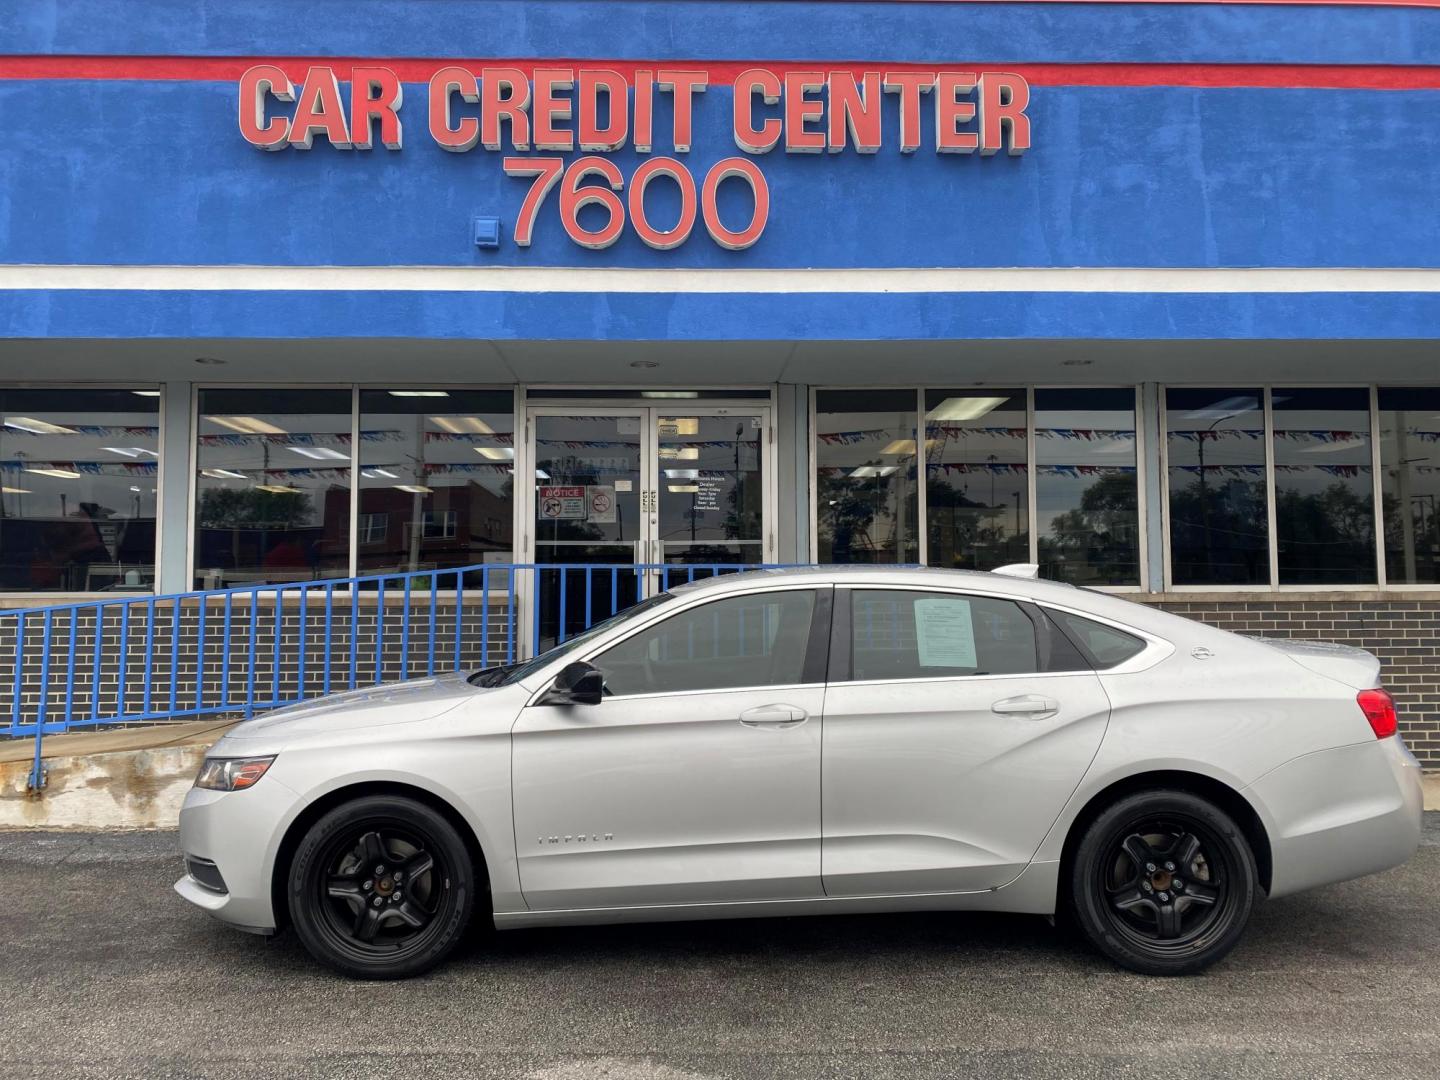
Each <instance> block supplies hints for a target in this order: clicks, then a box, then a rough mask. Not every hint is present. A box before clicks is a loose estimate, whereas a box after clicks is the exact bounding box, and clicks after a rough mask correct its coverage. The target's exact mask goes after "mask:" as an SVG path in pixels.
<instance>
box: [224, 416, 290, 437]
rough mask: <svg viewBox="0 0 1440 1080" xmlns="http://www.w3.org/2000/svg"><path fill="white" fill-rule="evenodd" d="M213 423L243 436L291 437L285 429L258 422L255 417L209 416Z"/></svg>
mask: <svg viewBox="0 0 1440 1080" xmlns="http://www.w3.org/2000/svg"><path fill="white" fill-rule="evenodd" d="M205 419H207V420H209V421H211V422H212V423H216V424H219V425H220V426H221V427H227V428H229V429H230V430H231V431H238V432H240V434H242V435H289V434H290V433H289V432H288V431H286V430H285V429H284V428H280V427H276V426H275V425H274V424H269V423H266V422H265V421H264V420H258V419H256V418H255V417H253V416H207V417H206V418H205Z"/></svg>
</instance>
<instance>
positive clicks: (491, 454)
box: [472, 446, 515, 461]
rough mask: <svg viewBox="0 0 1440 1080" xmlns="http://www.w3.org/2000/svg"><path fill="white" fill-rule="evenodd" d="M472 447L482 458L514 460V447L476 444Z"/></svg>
mask: <svg viewBox="0 0 1440 1080" xmlns="http://www.w3.org/2000/svg"><path fill="white" fill-rule="evenodd" d="M472 449H473V450H474V451H475V452H476V453H477V454H479V455H480V456H481V457H483V458H489V459H490V460H491V461H514V460H515V449H514V447H510V446H476V447H472Z"/></svg>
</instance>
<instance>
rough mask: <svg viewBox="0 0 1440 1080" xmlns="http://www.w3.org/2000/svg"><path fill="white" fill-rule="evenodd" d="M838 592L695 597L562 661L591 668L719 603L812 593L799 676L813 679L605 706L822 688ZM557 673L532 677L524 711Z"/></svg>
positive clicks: (814, 587)
mask: <svg viewBox="0 0 1440 1080" xmlns="http://www.w3.org/2000/svg"><path fill="white" fill-rule="evenodd" d="M838 591H839V590H838V589H837V588H836V586H834V585H833V584H831V583H830V582H825V581H809V582H805V583H803V584H801V583H798V582H797V583H795V584H784V585H774V586H771V587H769V588H764V589H746V590H743V591H741V590H737V591H733V592H732V591H729V590H726V591H725V592H724V593H723V594H721V595H717V596H705V595H704V594H703V593H702V594H701V595H699V596H697V597H695V599H694V601H693V602H691V603H687V604H684V605H683V606H680V607H672V606H670V605H668V604H667V605H665V607H664V609H663V611H661V612H660V613H658V614H656V615H655V617H653V618H650V619H646V620H645V621H644V623H643V625H641V626H636V627H633V628H631V629H629V630H628V631H627V632H625V633H622V634H619V635H617V636H616V637H612V638H607V639H606V640H604V641H600V642H597V643H595V645H594V646H593V647H591V648H590V649H587V650H586V651H585V652H584V654H583V655H580V656H574V657H568V658H564V659H565V660H566V663H575V662H576V661H577V660H578V661H581V662H584V663H587V664H591V663H593V662H594V660H595V658H596V657H598V656H600V655H601V654H603V653H605V652H608V651H609V650H611V649H613V648H615V647H616V646H617V645H621V644H623V643H624V642H626V641H628V640H630V639H631V638H632V637H635V636H636V635H638V634H643V633H645V632H646V631H648V630H652V629H654V628H655V627H657V626H659V625H660V624H661V623H663V622H668V621H669V620H670V619H674V618H676V617H677V616H680V615H684V614H686V613H688V612H691V611H694V610H696V609H697V608H701V607H704V606H706V605H707V604H715V603H722V602H724V601H726V600H735V599H749V598H754V597H761V596H768V595H770V594H772V593H784V592H812V593H814V594H815V605H814V607H813V608H812V610H811V615H810V633H809V636H808V638H807V641H806V646H805V660H804V664H803V671H802V673H801V674H802V676H806V677H809V676H815V677H814V678H813V679H811V678H807V679H806V681H802V682H798V683H761V684H759V685H751V686H727V687H711V688H709V689H705V690H660V691H655V692H652V693H646V694H609V695H606V697H605V702H607V703H608V702H612V701H645V700H649V699H654V698H675V697H691V696H693V695H696V694H739V693H746V692H753V691H757V690H798V689H803V688H813V687H822V688H823V687H824V686H825V685H826V684H827V681H828V680H827V675H828V671H829V662H830V642H831V640H832V637H833V627H834V625H835V621H834V620H835V601H834V597H835V593H836V592H838ZM561 666H562V667H563V666H564V665H561ZM817 668H818V670H817ZM558 673H559V669H558V668H557V669H556V670H554V671H551V670H548V669H547V670H545V671H543V672H537V673H536V679H537V680H538V681H539V688H538V689H537V690H536V691H535V693H534V694H533V695H532V696H531V698H530V700H529V701H528V702H527V703H526V706H527V707H529V706H530V705H534V704H536V703H537V701H538V700H539V698H540V697H542V696H543V695H544V693H545V692H546V690H548V689H549V687H550V684H551V683H552V682H554V680H555V676H556V675H557V674H558Z"/></svg>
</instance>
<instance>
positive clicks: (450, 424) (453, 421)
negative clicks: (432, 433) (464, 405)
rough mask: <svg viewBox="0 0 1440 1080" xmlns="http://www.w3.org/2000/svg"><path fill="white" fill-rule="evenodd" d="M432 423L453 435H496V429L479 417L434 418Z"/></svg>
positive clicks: (431, 419) (431, 420)
mask: <svg viewBox="0 0 1440 1080" xmlns="http://www.w3.org/2000/svg"><path fill="white" fill-rule="evenodd" d="M430 422H431V423H432V424H434V425H435V426H436V427H438V428H440V429H441V430H442V431H448V432H450V434H452V435H494V434H495V429H494V428H492V427H491V426H490V425H489V424H487V423H486V422H485V421H484V420H481V419H480V418H479V417H478V416H432V417H430Z"/></svg>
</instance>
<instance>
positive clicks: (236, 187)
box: [0, 5, 1440, 267]
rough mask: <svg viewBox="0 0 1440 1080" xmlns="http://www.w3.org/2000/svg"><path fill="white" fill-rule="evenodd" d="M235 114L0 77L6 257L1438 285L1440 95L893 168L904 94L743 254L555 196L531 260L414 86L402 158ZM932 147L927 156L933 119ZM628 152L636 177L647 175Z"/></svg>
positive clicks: (1296, 106)
mask: <svg viewBox="0 0 1440 1080" xmlns="http://www.w3.org/2000/svg"><path fill="white" fill-rule="evenodd" d="M842 6H843V5H842ZM1437 21H1440V20H1437ZM235 95H236V89H235V86H234V85H233V84H230V83H220V82H195V83H188V82H169V83H164V82H161V83H139V82H136V83H122V84H117V83H106V82H87V81H68V80H60V81H46V80H36V81H16V82H9V83H0V115H3V116H4V117H5V118H6V127H7V145H6V148H5V150H4V152H3V155H0V261H3V262H7V263H111V264H123V263H143V264H309V265H388V264H405V265H450V266H469V265H487V264H516V265H543V266H576V265H578V266H586V265H591V266H600V265H622V266H641V267H725V266H745V267H797V266H823V267H844V266H876V267H901V266H922V267H945V266H956V267H968V266H1174V267H1209V266H1277V267H1290V266H1353V267H1366V266H1426V267H1433V266H1440V214H1437V213H1436V210H1437V199H1440V196H1437V192H1440V139H1437V138H1435V131H1436V120H1435V116H1436V112H1435V108H1436V102H1437V101H1440V94H1437V93H1436V92H1430V91H1406V92H1394V91H1367V92H1343V91H1336V90H1258V91H1257V90H1231V89H1186V88H1165V87H1153V88H1076V87H1036V88H1035V90H1034V96H1033V101H1032V106H1031V109H1030V112H1031V115H1032V117H1033V122H1034V141H1035V145H1034V148H1033V149H1032V150H1031V151H1030V152H1029V153H1028V154H1026V155H1025V156H1024V157H1022V158H1009V157H1005V156H1003V155H997V156H996V157H993V158H981V157H978V156H974V157H968V156H960V155H936V154H935V153H933V151H932V150H930V149H922V150H921V151H919V152H918V153H916V154H913V155H901V154H900V153H899V152H898V151H897V150H896V149H895V148H894V146H893V139H894V133H895V132H896V130H897V127H898V125H897V123H896V118H895V114H894V111H893V110H894V107H895V103H894V101H893V100H892V101H890V102H888V103H887V104H888V106H889V108H890V110H891V111H890V113H889V114H888V115H887V117H886V125H885V127H886V132H887V140H888V141H889V142H887V145H886V147H885V148H883V149H882V150H881V152H880V153H879V154H876V155H874V156H861V155H857V154H854V153H852V152H846V153H844V154H839V155H829V154H821V155H787V154H785V153H783V152H779V151H777V152H774V153H771V154H769V155H765V156H762V157H760V158H757V159H756V160H757V161H758V162H759V164H760V167H761V168H762V170H763V171H764V173H765V175H766V176H767V178H768V181H769V184H770V188H771V193H772V212H771V219H770V224H769V227H768V229H767V230H766V233H765V235H764V236H763V237H762V238H761V240H760V242H759V243H758V244H757V245H756V246H755V247H754V248H752V249H750V250H749V251H746V252H738V253H737V252H730V251H726V250H724V249H721V248H719V247H718V246H717V245H716V244H714V243H713V242H712V241H711V240H710V238H709V236H708V235H706V234H705V232H704V230H703V226H697V232H696V233H695V234H694V235H692V237H691V238H690V240H689V241H688V242H687V243H686V244H684V245H683V246H682V247H680V248H678V249H676V250H673V251H670V252H655V251H652V250H650V249H649V248H646V247H645V246H644V245H643V244H641V243H640V242H639V240H638V239H637V238H636V237H635V236H634V235H633V233H631V232H629V231H628V230H627V232H626V233H625V235H624V236H623V237H622V239H621V240H620V241H619V242H618V243H617V244H616V245H615V246H614V247H612V248H610V249H608V250H607V251H604V252H594V251H589V250H587V249H584V248H581V247H579V246H577V245H575V244H574V243H572V242H571V241H570V240H569V239H568V238H566V237H565V235H564V233H563V231H562V228H561V224H560V218H559V211H558V191H556V192H552V193H551V196H550V198H549V200H548V202H547V203H546V205H545V207H544V209H543V210H542V212H541V215H540V218H539V222H538V225H537V227H536V233H535V236H536V238H535V244H534V246H533V247H532V248H530V249H529V250H525V249H520V248H517V247H516V246H515V245H514V243H513V241H512V239H511V234H512V230H513V227H514V222H515V217H516V213H517V211H518V208H519V206H520V202H521V199H522V198H523V197H524V194H525V191H526V190H527V187H528V183H529V182H528V181H527V180H520V179H515V178H511V177H507V176H505V175H504V173H503V172H502V170H501V161H500V159H501V155H500V154H496V153H491V152H487V151H485V150H482V149H476V150H474V151H471V152H469V153H466V154H451V153H447V152H445V151H442V150H441V149H439V148H438V147H437V146H435V145H434V143H433V142H432V140H431V139H430V137H429V134H428V131H427V129H426V123H425V116H426V100H425V93H424V87H423V86H419V85H413V86H407V88H406V105H405V107H404V110H403V113H402V115H403V118H404V122H405V125H406V134H405V138H406V146H405V149H403V150H401V151H394V152H392V151H385V150H382V149H377V150H372V151H364V152H355V151H339V150H335V149H333V148H332V147H330V146H329V145H327V144H325V143H324V141H323V140H317V142H316V146H315V148H314V149H313V150H310V151H294V150H285V151H282V152H279V153H265V152H262V151H259V150H256V149H254V148H252V147H251V146H249V145H248V144H247V143H245V142H244V140H243V139H242V138H241V137H240V134H239V132H238V130H237V128H236V122H235ZM696 115H697V131H696V143H695V145H696V149H695V151H694V152H693V153H691V154H689V155H684V157H685V158H686V160H687V162H688V164H689V165H690V167H691V168H692V171H695V172H696V173H697V175H698V174H699V173H702V172H703V171H704V169H706V168H708V167H709V165H710V164H712V163H713V162H714V161H716V160H718V159H719V158H721V157H724V156H727V155H733V154H736V153H738V151H737V148H736V147H735V144H734V141H733V138H732V135H731V130H730V125H731V119H730V118H731V101H730V91H729V89H728V88H721V87H717V88H713V89H711V90H710V91H709V92H707V93H705V94H704V95H701V96H700V97H699V98H698V105H697V114H696ZM656 130H657V151H658V150H661V149H668V147H667V143H668V131H669V115H668V112H667V111H665V110H664V109H659V110H657V118H656ZM924 130H925V131H926V139H927V141H928V140H929V139H930V138H931V135H930V133H929V132H930V126H929V123H928V121H927V123H926V125H925V128H924ZM661 132H663V133H665V134H664V136H663V137H662V136H661V135H660V134H659V133H661ZM612 157H613V159H614V160H615V161H616V162H617V163H618V164H619V165H620V166H621V168H622V171H624V172H625V173H626V174H627V175H628V174H629V173H630V172H631V170H632V169H633V167H634V166H635V165H636V164H637V163H638V162H639V161H640V160H642V158H641V157H640V156H637V155H635V154H634V153H632V152H631V151H629V150H625V151H621V152H619V153H617V154H615V155H612ZM722 194H723V195H724V197H725V198H724V203H725V204H726V206H728V208H729V209H728V213H727V215H726V218H727V220H729V221H731V223H732V224H738V223H739V222H741V221H743V220H744V218H745V217H746V215H747V214H748V194H747V193H746V192H745V190H744V188H743V186H741V185H740V184H738V183H736V182H731V183H729V184H727V185H726V186H725V187H724V188H722ZM667 203H668V204H669V205H667ZM673 203H674V196H673V188H672V187H671V185H670V184H669V183H668V182H663V181H662V182H657V183H656V184H654V185H652V188H651V199H650V204H651V206H652V220H655V221H658V222H660V223H662V224H663V223H668V221H670V220H673V217H674V213H675V211H674V206H673ZM591 213H593V214H594V215H596V217H595V219H594V220H595V221H596V222H597V223H598V220H599V217H598V215H599V213H600V212H599V210H598V208H596V209H594V210H592V211H591ZM476 214H499V216H500V217H501V218H502V221H503V223H504V239H503V242H502V245H501V247H500V249H498V250H497V251H489V252H487V251H479V250H477V249H476V248H475V247H474V245H473V243H472V234H471V226H470V222H471V218H472V217H473V216H474V215H476ZM587 220H588V219H587Z"/></svg>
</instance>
